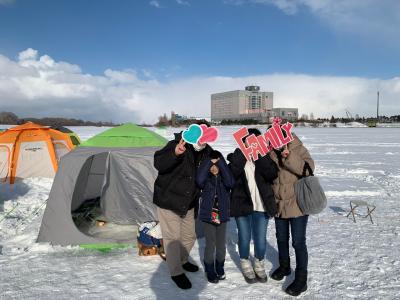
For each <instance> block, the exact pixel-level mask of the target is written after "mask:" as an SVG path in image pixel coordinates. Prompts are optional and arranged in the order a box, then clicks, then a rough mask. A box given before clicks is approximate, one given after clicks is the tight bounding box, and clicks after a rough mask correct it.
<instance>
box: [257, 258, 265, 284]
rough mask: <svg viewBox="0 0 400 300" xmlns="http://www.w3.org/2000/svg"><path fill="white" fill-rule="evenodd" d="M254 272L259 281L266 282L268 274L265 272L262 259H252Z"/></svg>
mask: <svg viewBox="0 0 400 300" xmlns="http://www.w3.org/2000/svg"><path fill="white" fill-rule="evenodd" d="M254 273H255V274H256V277H257V279H258V281H259V282H267V280H268V276H267V274H266V273H265V267H264V259H263V260H259V259H258V258H255V259H254Z"/></svg>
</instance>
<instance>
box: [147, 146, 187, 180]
mask: <svg viewBox="0 0 400 300" xmlns="http://www.w3.org/2000/svg"><path fill="white" fill-rule="evenodd" d="M185 151H186V147H185V142H184V141H183V140H180V141H179V143H177V142H176V141H170V142H168V144H167V145H166V146H165V147H164V148H162V149H160V150H158V151H156V153H154V167H155V168H156V169H157V170H158V172H159V173H160V174H163V173H169V172H171V171H172V170H173V169H174V168H175V167H176V166H178V165H179V164H180V163H181V162H182V161H183V157H184V153H185Z"/></svg>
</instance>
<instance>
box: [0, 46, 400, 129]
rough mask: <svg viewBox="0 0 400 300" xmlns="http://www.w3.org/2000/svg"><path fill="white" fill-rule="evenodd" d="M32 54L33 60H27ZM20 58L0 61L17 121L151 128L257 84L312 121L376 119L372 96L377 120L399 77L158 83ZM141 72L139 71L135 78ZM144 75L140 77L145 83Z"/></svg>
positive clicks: (394, 98)
mask: <svg viewBox="0 0 400 300" xmlns="http://www.w3.org/2000/svg"><path fill="white" fill-rule="evenodd" d="M28 54H30V55H28ZM19 58H20V59H18V60H15V61H14V60H11V59H9V58H7V57H5V56H3V55H0V107H1V110H2V111H12V112H14V113H16V114H17V115H18V116H20V117H28V116H31V117H45V116H53V117H55V116H60V117H61V116H62V117H70V118H81V119H85V120H103V121H110V120H112V121H114V122H126V121H132V122H143V121H146V122H155V121H156V120H157V117H158V116H159V115H162V114H163V113H164V112H166V113H169V112H170V111H171V110H174V111H175V112H177V113H181V114H185V115H189V116H199V117H207V116H210V95H211V94H212V93H217V92H223V91H229V90H237V89H242V88H244V87H245V86H246V85H248V84H251V83H256V84H258V85H260V86H261V89H262V90H266V91H273V92H274V106H275V107H298V108H299V111H300V113H301V114H302V113H311V112H313V113H314V115H315V117H318V116H322V117H330V116H331V115H335V116H345V109H348V110H349V111H350V112H351V113H352V114H353V115H355V114H359V115H360V116H363V115H365V116H374V115H375V113H376V108H375V103H376V91H377V89H379V90H380V93H381V111H382V114H386V115H395V114H400V102H399V100H400V78H398V77H396V78H392V79H387V80H384V79H367V78H361V77H335V76H311V75H304V74H266V75H258V76H248V77H218V76H209V77H192V78H187V79H181V80H173V79H172V80H169V81H167V82H160V81H158V80H156V79H154V77H146V76H144V77H143V76H138V73H137V72H136V71H135V70H122V71H121V70H112V69H107V70H105V72H104V74H103V75H91V74H85V73H82V71H81V69H80V67H79V66H77V65H74V64H71V63H68V62H60V61H55V60H54V59H52V58H51V57H50V56H48V55H42V56H39V53H37V51H36V50H33V49H30V50H29V49H28V50H25V51H23V52H21V53H20V55H19ZM142 73H143V70H142V71H141V72H140V74H142ZM142 77H143V78H142Z"/></svg>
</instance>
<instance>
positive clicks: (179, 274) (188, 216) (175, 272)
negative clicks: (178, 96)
mask: <svg viewBox="0 0 400 300" xmlns="http://www.w3.org/2000/svg"><path fill="white" fill-rule="evenodd" d="M211 151H212V148H211V147H210V146H209V145H207V144H202V145H198V144H196V145H191V144H186V143H185V141H183V139H182V132H181V133H179V134H175V139H174V140H172V141H169V142H168V144H167V145H166V146H165V147H164V148H162V149H161V150H158V151H156V153H155V154H154V166H155V168H156V169H157V170H158V176H157V179H156V181H155V183H154V197H153V202H154V204H155V205H156V206H157V215H158V219H159V222H160V227H161V232H162V236H163V244H164V250H165V254H166V261H167V264H168V268H169V272H170V275H171V279H172V280H173V281H174V282H175V283H176V285H177V286H178V287H179V288H182V289H189V288H191V287H192V284H191V282H190V281H189V279H188V278H187V276H186V275H185V273H184V270H185V271H188V272H196V271H198V270H199V268H198V266H196V265H194V264H192V263H190V262H189V261H188V258H189V253H190V251H191V249H192V247H193V245H194V242H195V240H196V233H195V206H196V204H197V203H198V200H199V195H200V189H199V188H198V187H197V186H196V172H197V169H198V167H199V165H200V164H201V162H202V161H203V160H204V159H205V158H207V159H208V158H209V153H210V152H211Z"/></svg>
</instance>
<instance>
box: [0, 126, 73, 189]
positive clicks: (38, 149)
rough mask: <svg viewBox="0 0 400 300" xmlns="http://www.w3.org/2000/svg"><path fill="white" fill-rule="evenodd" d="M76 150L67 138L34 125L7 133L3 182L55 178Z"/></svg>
mask: <svg viewBox="0 0 400 300" xmlns="http://www.w3.org/2000/svg"><path fill="white" fill-rule="evenodd" d="M73 148H74V145H73V144H72V143H71V139H70V137H69V136H68V134H66V133H62V132H60V131H58V130H54V129H50V128H48V127H45V126H42V125H38V124H35V123H32V122H28V123H25V124H23V125H19V126H16V127H12V128H10V129H7V130H6V131H4V132H1V133H0V179H1V180H2V181H7V180H9V181H10V183H11V184H12V183H14V182H15V179H19V178H28V177H50V178H51V177H54V175H55V173H56V171H57V167H58V161H59V159H60V158H61V157H62V156H63V155H64V154H66V153H68V152H69V151H71V150H72V149H73Z"/></svg>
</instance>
